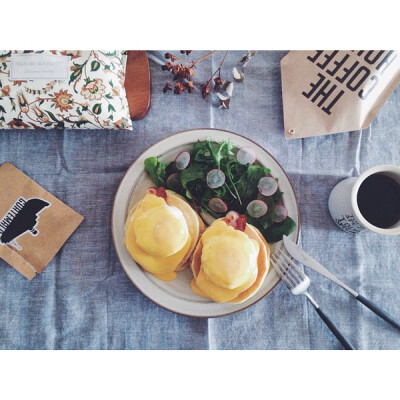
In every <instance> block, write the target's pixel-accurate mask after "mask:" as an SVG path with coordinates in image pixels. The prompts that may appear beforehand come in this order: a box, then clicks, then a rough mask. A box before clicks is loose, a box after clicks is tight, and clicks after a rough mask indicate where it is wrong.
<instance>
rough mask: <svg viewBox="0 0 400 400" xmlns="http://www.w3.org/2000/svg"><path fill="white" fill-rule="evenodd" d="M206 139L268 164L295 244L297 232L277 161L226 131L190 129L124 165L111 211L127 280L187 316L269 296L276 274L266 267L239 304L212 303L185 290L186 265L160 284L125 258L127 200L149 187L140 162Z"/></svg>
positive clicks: (218, 312)
mask: <svg viewBox="0 0 400 400" xmlns="http://www.w3.org/2000/svg"><path fill="white" fill-rule="evenodd" d="M207 138H210V139H211V140H215V141H223V140H231V141H232V142H233V143H234V144H235V145H237V146H238V147H242V146H252V147H253V148H254V150H255V151H256V153H257V161H258V162H259V163H260V164H262V165H264V166H266V167H268V168H270V169H271V174H272V175H273V176H274V177H275V178H278V179H279V188H280V190H282V191H283V192H284V195H283V200H284V203H285V206H286V207H287V209H288V212H289V216H290V217H292V218H293V219H294V221H295V222H296V230H295V231H294V232H293V233H292V234H291V235H290V238H291V239H292V240H294V241H295V242H296V243H297V242H298V238H299V232H300V218H299V208H298V204H297V200H296V195H295V193H294V189H293V186H292V184H291V183H290V181H289V178H288V176H287V175H286V173H285V171H284V170H283V169H282V167H281V166H280V165H279V164H278V162H277V161H276V160H275V159H274V158H273V157H272V156H271V155H270V154H269V153H268V152H267V151H265V150H264V149H263V148H262V147H261V146H260V145H258V144H257V143H255V142H253V141H251V140H249V139H247V138H245V137H243V136H240V135H237V134H235V133H232V132H228V131H222V130H219V129H196V130H189V131H184V132H180V133H176V134H174V135H171V136H168V137H167V138H165V139H163V140H161V141H159V142H157V143H156V144H154V145H153V146H151V147H150V148H148V149H147V150H146V151H145V152H144V153H143V154H142V155H141V156H140V157H139V158H138V159H137V160H136V161H135V162H134V163H133V164H132V165H131V166H130V168H129V169H128V171H127V172H126V174H125V176H124V178H123V179H122V181H121V184H120V186H119V188H118V191H117V194H116V196H115V200H114V206H113V212H112V222H111V224H112V234H113V239H114V245H115V249H116V252H117V255H118V258H119V261H120V263H121V265H122V267H123V269H124V270H125V272H126V274H127V275H128V277H129V279H130V280H131V281H132V282H133V284H134V285H135V286H136V287H137V288H138V289H139V290H140V291H141V292H142V293H143V294H144V295H145V296H147V297H148V298H149V299H150V300H152V301H154V302H155V303H156V304H158V305H159V306H161V307H164V308H166V309H167V310H170V311H173V312H176V313H178V314H184V315H189V316H193V317H220V316H224V315H228V314H232V313H234V312H237V311H240V310H243V309H245V308H247V307H249V306H251V305H253V304H254V303H256V302H257V301H259V300H260V299H262V298H263V297H264V296H266V295H267V294H269V293H270V292H271V291H272V290H273V289H274V287H275V286H276V284H277V283H278V282H279V277H278V275H277V273H276V272H275V270H274V269H273V268H272V267H271V268H270V270H269V272H268V275H267V276H266V278H265V281H264V283H263V285H262V286H261V287H260V289H259V290H258V292H257V293H256V294H255V295H254V296H253V297H251V298H250V299H248V300H247V301H245V302H244V303H241V304H231V303H214V302H213V301H210V300H207V299H204V298H202V297H199V296H197V295H196V294H195V293H194V292H193V291H192V289H191V288H190V281H191V279H192V272H191V271H190V269H187V270H185V271H182V272H179V273H178V277H177V279H176V280H174V281H172V282H163V281H160V280H159V279H157V278H155V277H154V276H153V275H151V274H149V273H147V272H145V271H144V270H143V269H142V268H140V267H139V266H138V265H137V264H136V263H135V261H133V259H132V258H131V256H130V255H129V253H128V251H127V250H126V248H125V246H124V242H123V241H124V234H125V232H124V225H125V220H126V217H127V214H128V211H129V210H130V208H131V206H132V205H133V204H136V203H137V202H138V201H139V200H141V199H142V198H143V197H144V195H145V193H146V190H147V188H149V187H150V186H153V183H152V181H151V180H150V178H149V177H148V176H147V174H146V173H145V171H144V166H143V162H144V160H145V159H146V158H147V157H151V156H158V157H159V159H160V161H162V162H170V161H172V160H174V159H175V157H176V155H177V154H178V153H179V152H180V151H183V150H189V149H190V148H191V147H192V145H193V143H195V142H196V141H198V140H205V139H207ZM277 246H278V247H281V246H282V241H281V242H278V243H276V244H275V245H273V246H271V251H274V249H275V251H276V247H277Z"/></svg>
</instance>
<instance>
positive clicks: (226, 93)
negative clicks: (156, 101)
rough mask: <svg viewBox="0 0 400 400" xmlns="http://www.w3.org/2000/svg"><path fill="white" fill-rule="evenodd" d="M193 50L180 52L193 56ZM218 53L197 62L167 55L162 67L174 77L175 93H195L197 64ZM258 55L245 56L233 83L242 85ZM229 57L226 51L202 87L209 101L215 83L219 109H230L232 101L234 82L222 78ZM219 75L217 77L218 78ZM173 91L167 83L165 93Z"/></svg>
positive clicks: (233, 72) (234, 70)
mask: <svg viewBox="0 0 400 400" xmlns="http://www.w3.org/2000/svg"><path fill="white" fill-rule="evenodd" d="M191 52H192V51H191V50H180V53H181V54H184V55H186V56H188V55H190V54H191ZM214 53H216V50H213V51H210V52H209V53H207V54H205V55H203V56H202V57H200V58H199V59H197V60H190V61H189V60H185V59H183V58H181V57H178V56H177V55H175V54H172V53H169V52H168V53H165V55H164V56H165V58H166V60H167V61H166V62H165V64H164V65H162V67H161V68H162V70H163V71H169V72H171V73H172V75H173V78H172V79H173V81H174V82H175V84H174V93H175V94H181V93H183V92H184V91H186V90H187V91H188V92H189V93H193V92H194V90H195V86H194V83H193V77H194V75H195V71H194V69H195V68H196V66H197V64H198V63H200V62H201V61H203V60H205V59H206V58H208V57H210V56H211V55H212V54H214ZM255 54H256V52H255V51H254V50H250V51H248V52H247V53H246V54H244V55H243V56H242V57H241V58H240V60H239V62H238V65H240V71H239V70H238V68H236V67H234V68H233V70H232V74H233V81H235V82H237V83H240V82H243V80H244V72H245V69H246V67H247V65H248V63H249V61H250V59H251V58H252V57H253V56H254V55H255ZM227 55H228V51H225V54H224V56H223V58H222V60H221V62H220V64H219V65H218V67H217V69H216V70H215V71H214V72H213V73H212V74H211V76H210V78H209V79H208V80H207V82H205V83H204V84H202V85H201V95H202V97H203V98H204V99H207V98H208V96H209V95H210V93H211V92H212V90H211V89H212V82H214V90H215V92H216V96H217V97H218V99H219V103H220V104H219V108H224V109H228V108H229V104H230V100H231V98H232V94H233V87H234V85H233V82H231V81H229V80H223V79H222V77H221V69H222V66H223V65H224V62H225V60H226V56H227ZM216 75H217V76H216ZM170 90H172V83H170V82H166V83H165V86H164V88H163V92H164V93H167V92H168V91H170Z"/></svg>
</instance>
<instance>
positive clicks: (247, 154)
mask: <svg viewBox="0 0 400 400" xmlns="http://www.w3.org/2000/svg"><path fill="white" fill-rule="evenodd" d="M236 159H237V160H238V162H239V163H240V164H244V165H246V164H253V163H254V161H256V152H255V150H254V149H253V148H252V147H250V146H244V147H241V148H240V149H239V151H238V152H237V153H236Z"/></svg>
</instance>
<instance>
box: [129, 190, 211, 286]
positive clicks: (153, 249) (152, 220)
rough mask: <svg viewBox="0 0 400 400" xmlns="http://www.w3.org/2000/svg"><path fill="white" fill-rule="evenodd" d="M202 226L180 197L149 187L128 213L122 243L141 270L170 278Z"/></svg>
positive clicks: (182, 263)
mask: <svg viewBox="0 0 400 400" xmlns="http://www.w3.org/2000/svg"><path fill="white" fill-rule="evenodd" d="M203 227H204V225H203V223H202V222H201V220H200V218H199V217H198V216H197V214H196V213H195V212H194V210H193V209H192V208H191V207H190V206H189V204H188V203H187V202H186V201H185V200H184V199H183V198H181V197H180V196H179V195H177V194H176V193H174V192H171V191H169V190H165V189H164V188H158V189H155V188H151V189H149V190H148V192H147V194H146V195H145V197H144V198H143V199H142V201H141V202H139V203H138V204H136V205H135V206H134V207H133V208H132V210H131V211H130V213H129V215H128V218H127V221H126V225H125V239H124V243H125V246H126V248H127V250H128V252H129V254H130V255H131V257H132V258H133V259H134V260H135V261H136V262H137V263H138V264H139V265H140V266H141V267H142V268H143V269H145V270H146V271H148V272H150V273H151V274H153V275H154V276H156V277H157V278H159V279H161V280H165V281H170V280H174V279H175V278H176V272H177V271H179V270H181V269H184V268H186V267H187V266H188V259H189V257H190V255H191V254H192V252H193V249H194V248H195V246H196V243H197V241H198V238H199V235H200V231H202V230H203Z"/></svg>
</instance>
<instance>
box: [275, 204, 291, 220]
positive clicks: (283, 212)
mask: <svg viewBox="0 0 400 400" xmlns="http://www.w3.org/2000/svg"><path fill="white" fill-rule="evenodd" d="M287 216H288V210H287V208H286V207H285V206H283V205H281V204H277V205H276V206H275V208H274V221H275V222H283V221H284V220H285V219H286V217H287Z"/></svg>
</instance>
